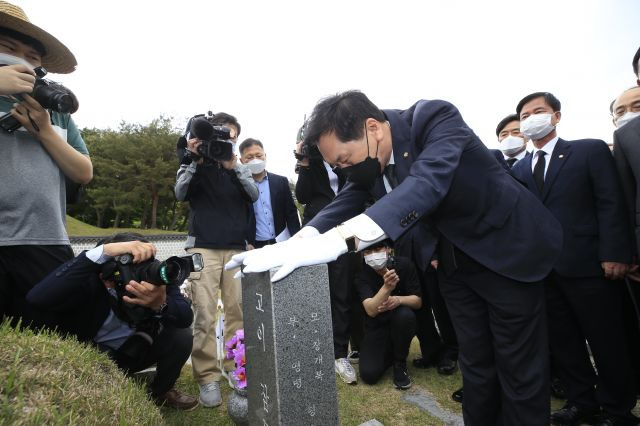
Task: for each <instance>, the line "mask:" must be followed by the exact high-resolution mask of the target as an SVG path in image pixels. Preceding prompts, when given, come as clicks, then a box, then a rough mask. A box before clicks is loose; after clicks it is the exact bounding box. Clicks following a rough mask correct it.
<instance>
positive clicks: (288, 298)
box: [242, 265, 338, 426]
mask: <svg viewBox="0 0 640 426" xmlns="http://www.w3.org/2000/svg"><path fill="white" fill-rule="evenodd" d="M242 304H243V311H244V334H245V345H246V361H247V365H246V372H247V393H248V400H249V423H250V424H252V425H261V426H262V425H271V426H274V425H301V424H304V425H322V426H325V425H337V424H338V398H337V389H336V376H335V370H334V353H333V332H332V326H331V302H330V299H329V278H328V274H327V267H326V265H316V266H308V267H303V268H299V269H297V270H295V271H294V272H293V273H291V274H290V275H289V276H288V277H286V278H284V279H283V280H281V281H278V282H277V283H271V279H270V274H269V273H268V272H262V273H256V274H246V275H245V277H244V278H243V279H242Z"/></svg>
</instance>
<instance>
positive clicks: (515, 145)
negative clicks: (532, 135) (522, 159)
mask: <svg viewBox="0 0 640 426" xmlns="http://www.w3.org/2000/svg"><path fill="white" fill-rule="evenodd" d="M523 148H524V139H523V138H519V137H517V136H511V135H509V136H507V137H506V138H504V139H502V140H501V141H500V151H502V153H503V154H504V155H506V156H508V157H510V156H512V155H516V154H517V153H519V152H520V151H522V149H523Z"/></svg>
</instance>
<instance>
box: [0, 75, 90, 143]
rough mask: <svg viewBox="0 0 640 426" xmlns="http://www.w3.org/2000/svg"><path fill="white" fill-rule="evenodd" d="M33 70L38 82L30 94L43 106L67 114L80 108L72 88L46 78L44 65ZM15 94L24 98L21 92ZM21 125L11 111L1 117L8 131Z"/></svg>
mask: <svg viewBox="0 0 640 426" xmlns="http://www.w3.org/2000/svg"><path fill="white" fill-rule="evenodd" d="M0 66H4V65H0ZM33 71H34V72H35V73H36V82H35V84H34V86H33V91H32V92H31V93H30V95H31V97H33V98H34V99H35V100H36V101H38V103H39V104H40V105H42V107H43V108H45V109H48V110H51V111H57V112H61V113H65V114H73V113H74V112H76V111H77V110H78V107H79V104H78V98H76V95H74V94H73V92H72V91H71V90H69V89H67V88H66V87H64V86H63V85H62V84H60V83H56V82H54V81H51V80H47V79H45V78H44V76H46V75H47V70H46V69H44V68H43V67H37V68H34V69H33ZM13 96H14V97H15V98H17V100H19V101H22V100H23V97H22V95H20V94H16V95H13ZM21 126H22V124H20V122H19V121H18V120H17V119H16V118H15V117H14V116H13V115H11V113H10V112H9V113H6V114H5V115H3V116H2V117H0V128H1V129H2V130H4V131H5V132H7V133H13V132H15V131H16V130H18V129H19V128H20V127H21Z"/></svg>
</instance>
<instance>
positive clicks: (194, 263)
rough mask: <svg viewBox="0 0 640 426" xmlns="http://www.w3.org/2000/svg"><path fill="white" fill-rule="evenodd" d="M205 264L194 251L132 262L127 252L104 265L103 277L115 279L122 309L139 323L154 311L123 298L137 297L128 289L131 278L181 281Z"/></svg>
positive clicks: (158, 282)
mask: <svg viewBox="0 0 640 426" xmlns="http://www.w3.org/2000/svg"><path fill="white" fill-rule="evenodd" d="M203 267H204V263H203V260H202V255H201V254H200V253H193V254H191V255H188V256H172V257H170V258H168V259H167V260H165V261H159V260H155V259H150V260H147V261H144V262H140V263H133V255H131V254H129V253H127V254H123V255H120V256H116V257H114V258H113V260H111V261H109V262H107V263H105V264H104V266H103V267H102V279H103V280H107V281H108V280H111V281H113V282H115V284H116V286H115V291H116V295H117V303H118V305H119V308H120V312H121V313H122V314H124V316H125V317H126V318H127V319H129V320H130V321H131V322H132V323H134V324H137V323H140V322H142V321H144V320H146V319H149V318H150V317H151V316H152V311H151V310H150V309H148V308H145V307H143V306H139V305H133V304H130V303H127V302H124V301H122V296H128V297H131V298H135V296H134V295H133V294H131V293H129V292H128V291H126V290H125V287H126V285H127V284H129V282H130V281H131V280H134V281H137V282H142V281H146V282H148V283H150V284H153V285H155V286H161V285H181V284H182V283H183V282H184V281H185V280H186V279H187V277H188V276H189V274H190V273H191V272H198V271H201V270H202V268H203Z"/></svg>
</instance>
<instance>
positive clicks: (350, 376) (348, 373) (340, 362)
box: [335, 358, 358, 384]
mask: <svg viewBox="0 0 640 426" xmlns="http://www.w3.org/2000/svg"><path fill="white" fill-rule="evenodd" d="M335 366H336V373H338V376H340V378H341V379H342V380H343V381H344V382H345V383H349V384H355V383H357V382H358V379H357V378H356V370H354V369H353V367H352V366H351V363H350V362H349V360H348V359H347V358H338V359H336V361H335Z"/></svg>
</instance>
